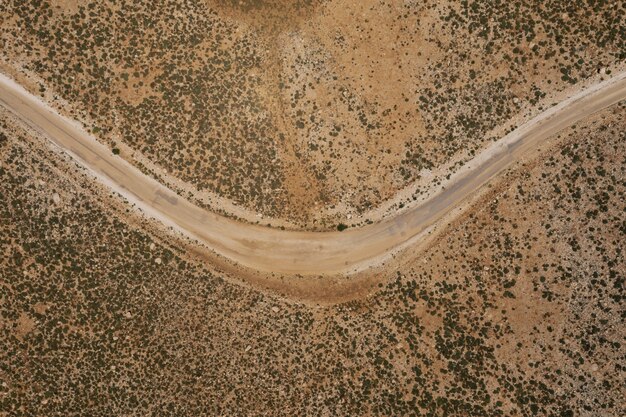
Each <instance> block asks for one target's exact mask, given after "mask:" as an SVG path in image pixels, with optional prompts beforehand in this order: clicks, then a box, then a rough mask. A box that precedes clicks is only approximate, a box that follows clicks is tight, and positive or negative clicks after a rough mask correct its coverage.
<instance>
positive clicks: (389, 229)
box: [0, 72, 626, 275]
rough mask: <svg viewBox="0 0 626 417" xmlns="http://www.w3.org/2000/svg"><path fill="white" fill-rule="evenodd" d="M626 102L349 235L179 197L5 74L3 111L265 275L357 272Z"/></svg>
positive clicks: (606, 100) (495, 154)
mask: <svg viewBox="0 0 626 417" xmlns="http://www.w3.org/2000/svg"><path fill="white" fill-rule="evenodd" d="M625 98H626V72H625V73H621V74H619V75H617V76H615V77H613V78H612V79H610V80H607V81H604V82H602V83H599V84H596V85H594V86H592V87H590V88H588V89H585V90H583V91H580V92H579V93H578V94H576V95H575V96H573V97H571V98H569V99H567V100H565V101H563V102H562V103H560V104H559V105H558V106H555V107H552V108H550V109H548V110H546V111H545V112H543V113H541V114H540V115H539V116H537V117H535V118H534V119H532V120H531V121H529V122H528V123H526V124H524V125H523V126H521V127H520V128H518V129H516V130H515V131H513V132H511V133H510V134H509V135H507V136H506V137H504V138H502V139H500V140H499V141H498V142H495V143H494V144H493V146H491V147H489V148H488V149H486V150H485V151H484V152H482V153H481V154H479V155H478V156H477V157H476V158H474V159H473V160H472V161H470V163H468V164H466V165H465V167H464V168H463V169H462V170H460V171H459V172H457V173H456V174H455V175H454V176H453V177H452V182H451V185H449V186H448V187H447V188H446V189H444V190H442V191H441V192H439V193H438V194H436V195H434V196H433V197H432V198H430V199H429V200H427V201H425V202H423V203H422V204H420V205H419V206H416V207H413V208H410V209H408V210H406V211H403V212H400V213H399V214H398V215H396V216H395V217H393V218H390V219H386V220H384V221H382V222H380V223H375V224H371V225H367V226H364V227H360V228H355V229H351V230H346V231H344V232H295V231H283V230H277V229H272V228H267V227H261V226H255V225H250V224H246V223H242V222H238V221H235V220H232V219H228V218H226V217H223V216H220V215H217V214H215V213H210V212H208V211H206V210H204V209H202V208H200V207H197V206H195V205H194V204H192V203H191V202H189V201H188V200H186V199H183V198H181V197H180V196H178V195H177V194H176V193H174V192H173V191H171V190H170V189H168V188H166V187H164V186H163V185H161V184H159V183H158V182H157V181H155V180H154V179H152V178H150V177H148V176H146V175H144V174H143V173H141V172H140V171H139V170H138V169H137V168H135V167H133V166H132V165H131V164H129V163H128V162H126V161H125V160H124V159H122V158H120V157H119V156H115V155H113V154H112V153H111V150H110V149H108V148H106V147H105V146H103V145H102V144H100V143H99V142H98V141H97V140H96V139H95V138H93V137H92V136H90V135H89V134H88V133H87V132H85V131H84V130H83V129H81V128H80V127H79V126H78V125H77V124H76V123H75V122H73V121H71V120H68V119H66V118H64V117H62V116H60V115H59V114H58V113H56V112H54V111H53V110H52V109H51V108H50V107H48V106H47V105H46V104H45V103H43V102H42V101H41V100H40V99H39V98H37V97H35V96H33V95H31V94H30V93H28V92H27V91H26V90H24V89H23V88H21V87H20V86H19V85H17V84H16V83H15V82H13V81H12V80H11V79H9V78H7V77H5V76H3V75H0V104H1V105H2V106H4V107H6V108H7V109H9V110H10V111H12V112H13V113H15V115H16V116H17V117H18V118H20V119H21V120H22V121H23V122H25V123H26V124H27V125H29V126H30V127H32V128H34V129H35V130H37V131H39V132H41V133H42V134H43V135H45V136H46V137H48V138H49V139H50V140H51V141H52V142H53V143H55V144H56V145H58V146H59V147H60V148H62V149H63V150H65V151H66V152H68V153H69V154H70V155H72V156H73V157H74V158H75V159H76V160H77V162H78V163H79V164H80V165H82V166H84V167H85V168H86V169H87V170H89V171H90V172H91V173H92V174H93V175H95V176H96V177H97V178H98V179H99V180H100V181H102V182H103V183H105V184H106V185H107V186H109V187H110V188H111V189H113V190H114V191H116V192H118V193H119V194H121V195H123V196H124V197H125V198H127V199H128V200H129V202H130V203H133V204H135V205H136V206H137V207H138V208H139V209H141V210H142V211H143V212H145V213H146V214H147V215H149V216H151V217H154V218H156V219H158V220H160V221H161V222H163V223H164V224H166V225H167V226H171V227H172V228H173V229H174V230H176V231H178V232H180V233H183V234H185V235H186V236H188V237H191V238H193V239H197V240H198V241H199V242H201V243H202V244H204V245H206V246H207V247H209V248H210V249H212V250H213V251H215V252H216V253H218V254H219V255H222V256H224V257H226V258H229V259H230V260H232V261H235V262H237V263H239V264H241V265H244V266H246V267H249V268H253V269H256V270H260V271H264V272H277V273H289V274H302V275H320V274H335V273H345V272H352V271H357V270H360V269H363V268H366V267H367V266H369V265H373V264H375V263H377V262H380V261H381V260H382V259H384V258H385V257H386V256H388V255H389V254H390V253H392V252H393V251H394V250H397V249H398V248H400V247H403V246H405V245H407V244H411V243H413V242H414V241H416V239H419V238H420V233H421V232H423V231H425V230H426V229H427V228H428V227H429V226H431V225H433V224H434V223H435V222H436V221H437V220H439V219H441V218H442V217H443V216H444V215H445V214H446V213H448V212H450V210H452V209H453V208H455V207H457V206H458V205H459V204H460V203H461V202H463V201H464V200H466V199H467V198H468V197H470V196H471V195H472V194H473V193H475V192H476V191H477V190H478V189H479V188H480V187H481V186H483V185H484V184H485V183H486V182H488V181H489V180H490V179H492V178H493V177H494V176H496V175H497V174H498V173H500V172H502V171H503V170H504V169H505V168H507V167H508V166H510V165H511V164H512V163H514V162H516V161H518V160H519V159H520V158H521V157H522V156H523V155H524V153H525V152H526V151H528V150H530V149H534V148H536V147H537V145H538V144H540V143H541V142H542V141H544V140H545V139H546V138H548V137H549V136H551V135H554V134H555V133H557V132H559V131H560V130H562V129H564V128H566V127H568V126H571V125H572V124H574V123H576V122H577V121H579V120H581V119H582V118H584V117H586V116H589V115H591V114H593V113H595V112H597V111H600V110H602V109H604V108H606V107H608V106H611V105H612V104H615V103H617V102H619V101H621V100H623V99H625Z"/></svg>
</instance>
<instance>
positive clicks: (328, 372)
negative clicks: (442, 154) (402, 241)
mask: <svg viewBox="0 0 626 417" xmlns="http://www.w3.org/2000/svg"><path fill="white" fill-rule="evenodd" d="M625 115H626V109H625V108H624V107H623V106H622V107H614V108H612V109H610V110H608V111H605V112H603V113H602V114H599V115H597V116H595V117H594V118H593V119H591V120H588V121H587V122H586V123H581V124H580V125H579V126H577V127H576V128H574V129H571V130H569V131H568V132H564V133H563V135H564V136H566V138H563V139H562V140H561V141H559V142H557V145H556V146H555V147H554V148H553V149H551V150H550V151H549V152H547V153H546V154H545V155H544V157H543V158H541V159H539V160H537V161H527V163H526V165H524V166H522V167H521V169H520V170H518V171H513V172H511V173H509V174H508V175H507V176H505V177H504V179H503V181H502V182H501V183H499V184H497V185H495V186H494V187H493V189H492V191H491V193H490V194H489V195H487V196H486V197H485V198H484V200H483V201H481V202H479V203H478V204H477V205H476V209H475V210H473V211H472V212H471V213H469V214H468V215H467V216H465V217H464V218H461V219H459V220H458V221H457V222H455V223H454V224H452V225H451V226H450V227H449V229H448V230H447V231H446V232H445V233H444V234H442V235H441V236H440V238H439V239H438V240H437V241H436V242H434V243H433V244H432V245H431V247H430V248H429V249H427V250H426V251H422V252H415V253H413V254H411V253H410V252H409V253H408V254H407V255H406V257H405V258H404V259H403V260H402V263H400V264H399V265H396V266H392V267H390V269H389V270H388V271H386V272H384V273H381V274H380V275H379V276H378V277H377V279H378V282H379V285H378V287H377V288H376V290H374V291H372V292H371V294H370V295H369V296H368V297H361V298H358V299H355V300H352V301H350V302H344V303H340V304H335V305H330V306H320V305H316V304H315V303H310V302H298V301H293V300H289V299H285V298H282V297H278V296H276V295H274V294H272V293H267V292H264V291H259V290H257V289H255V288H252V287H249V286H245V285H240V284H236V283H233V280H232V278H231V277H228V276H225V275H223V274H222V273H220V272H217V271H214V270H212V269H211V268H210V267H209V266H207V265H203V264H201V263H199V262H196V261H195V260H193V259H189V258H188V257H187V256H186V254H185V253H184V252H183V251H182V250H181V249H180V247H179V245H178V244H177V243H176V242H173V241H172V240H171V239H163V238H159V236H158V235H155V234H152V233H151V232H149V230H150V228H149V227H147V226H149V225H148V224H144V223H142V220H141V219H136V218H134V217H133V216H130V217H129V214H128V213H126V208H125V207H124V205H123V204H121V203H120V201H119V200H118V199H116V198H114V197H111V196H107V195H106V194H105V193H102V188H101V187H100V186H98V185H96V184H93V183H92V181H91V179H90V178H89V177H88V176H86V175H84V174H83V173H82V172H81V171H80V170H79V169H77V168H75V166H74V165H73V163H72V161H71V160H69V159H68V158H67V157H66V156H64V155H63V154H62V153H60V152H57V151H51V150H50V149H48V148H47V147H46V146H43V145H42V144H45V143H46V142H45V141H42V140H41V139H40V138H33V137H32V136H31V135H30V134H28V133H27V132H24V131H23V130H21V129H20V128H19V126H17V125H15V124H14V123H13V121H12V120H11V118H10V117H9V116H8V115H7V114H6V113H5V112H4V111H2V112H1V113H0V120H1V121H0V132H1V133H0V193H1V195H2V196H3V198H2V199H0V227H1V230H0V253H1V254H2V256H1V257H0V259H1V261H0V262H2V264H1V265H0V316H1V317H2V320H1V321H0V326H2V329H1V331H0V352H2V353H1V354H0V364H1V367H0V412H3V413H4V414H6V415H50V416H51V415H91V416H93V415H102V416H109V415H138V416H139V415H141V416H143V415H251V414H252V415H289V416H291V415H320V416H322V415H439V416H444V415H447V416H453V415H454V416H486V415H487V416H497V415H501V416H516V415H528V416H530V415H555V416H597V415H603V416H604V415H605V416H621V415H624V413H625V412H626V410H625V409H624V406H623V405H624V398H623V389H622V379H623V372H624V370H623V366H624V364H623V357H624V338H625V337H626V330H625V329H624V324H623V316H624V274H625V272H626V263H625V262H624V255H623V244H624V241H625V239H624V234H625V232H626V224H625V223H624V211H625V210H626V206H625V201H626V198H625V196H624V194H625V193H626V182H625V180H624V178H626V172H625V171H626V165H625V160H626V159H625V158H626V140H625V139H626V137H625V136H624V132H625V130H626V123H625V122H624V120H626V117H624V116H625ZM129 219H130V220H129ZM129 221H130V222H129ZM399 262H400V261H399Z"/></svg>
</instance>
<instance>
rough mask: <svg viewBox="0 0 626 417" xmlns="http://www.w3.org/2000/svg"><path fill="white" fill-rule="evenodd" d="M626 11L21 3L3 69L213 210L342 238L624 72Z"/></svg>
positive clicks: (307, 1)
mask: <svg viewBox="0 0 626 417" xmlns="http://www.w3.org/2000/svg"><path fill="white" fill-rule="evenodd" d="M624 11H625V9H624V4H622V3H621V2H611V1H571V2H570V1H568V2H565V1H523V2H522V1H517V2H504V1H502V2H500V1H497V2H478V1H461V2H456V1H454V2H453V1H449V2H448V1H443V2H442V1H438V2H434V1H404V0H402V1H400V0H389V1H380V0H376V1H374V0H364V1H353V0H337V1H330V0H329V1H323V0H299V1H282V0H267V1H263V0H243V1H235V0H233V1H230V0H229V1H209V0H194V1H187V2H180V1H174V0H172V1H165V0H158V1H150V2H147V1H144V2H141V1H134V0H133V1H130V0H122V1H114V0H106V1H98V2H95V1H93V2H89V1H80V0H54V1H52V0H51V1H46V0H31V1H15V0H10V1H7V2H3V3H2V4H1V5H0V15H1V16H2V17H1V18H2V25H1V29H0V64H1V66H2V69H3V71H5V72H8V73H10V74H12V75H13V76H14V77H15V78H17V79H18V81H20V82H22V83H23V84H25V85H26V86H27V87H29V88H30V89H31V91H34V92H37V93H41V94H43V95H44V97H45V98H46V100H48V101H49V102H51V103H52V104H53V105H54V106H56V107H57V108H59V109H60V110H61V111H62V112H64V113H65V114H67V115H69V116H70V117H72V118H77V119H79V120H81V121H82V122H83V123H84V124H85V126H86V127H87V128H88V129H89V130H90V131H91V132H93V133H94V134H95V135H96V136H97V137H98V138H99V139H100V140H102V141H103V142H105V143H107V144H108V145H109V146H110V147H111V149H112V151H114V152H115V153H117V152H119V153H120V156H121V157H124V158H127V159H128V160H129V161H131V162H133V163H135V164H136V165H137V166H140V167H142V169H144V170H145V171H146V172H150V173H152V174H153V175H154V176H155V177H157V178H160V179H161V180H162V181H163V182H165V183H167V184H169V185H170V186H172V187H174V188H177V189H178V190H179V191H180V193H181V194H184V195H186V196H193V198H195V199H197V200H198V201H200V202H201V203H202V204H204V205H205V206H206V207H208V208H210V209H212V210H221V211H225V212H226V213H228V214H232V215H235V216H238V217H243V218H245V219H247V220H248V221H259V222H261V223H266V222H269V223H272V224H284V225H286V226H287V227H306V228H312V229H326V228H332V227H335V226H336V225H337V224H339V223H346V224H347V225H348V226H353V225H358V224H362V223H363V222H365V221H367V220H371V219H372V218H373V217H372V216H373V215H368V211H370V210H374V209H376V208H380V207H385V202H388V201H389V200H390V199H392V198H393V197H394V196H395V195H396V192H397V191H398V190H400V189H403V188H404V187H407V186H409V185H411V186H412V187H414V188H413V190H412V192H411V193H410V194H409V195H404V196H403V198H404V199H403V200H401V201H395V203H394V204H393V205H392V206H390V207H388V208H389V209H390V211H394V210H395V209H397V208H398V207H400V206H403V205H406V204H410V203H411V202H412V201H413V200H415V199H419V198H420V196H421V195H423V193H425V192H427V191H429V190H432V189H433V187H436V186H437V185H438V184H440V182H441V181H442V180H443V179H445V177H446V176H447V175H448V174H449V173H450V172H451V170H454V169H456V168H458V167H459V166H460V165H461V164H462V163H463V161H465V160H467V159H468V158H470V157H471V156H472V155H474V154H475V153H476V152H478V151H479V150H480V149H481V148H482V147H483V146H484V145H486V144H488V143H489V142H491V141H492V140H493V139H496V138H498V137H500V136H502V135H503V134H504V133H506V131H507V130H508V129H510V128H511V127H512V126H514V125H516V124H517V123H519V122H520V121H521V120H523V119H525V118H527V117H529V116H531V115H533V114H537V113H538V112H539V111H540V108H539V107H540V105H541V104H542V103H543V106H548V105H550V104H551V103H552V100H553V99H554V100H556V99H557V98H559V97H561V95H560V93H561V92H564V91H567V90H570V89H573V88H576V87H577V86H578V85H580V84H581V83H583V82H584V81H585V80H589V79H592V78H594V77H595V78H599V77H601V76H604V75H605V74H609V73H610V72H611V69H615V68H617V67H620V66H623V62H624V58H625V57H626V56H625V54H626V52H625V50H624V42H623V41H624V30H625V28H624V20H623V15H624ZM224 201H230V202H232V203H234V205H235V206H229V205H227V204H222V203H223V202H224ZM388 204H391V203H388ZM383 211H384V210H383ZM246 213H250V214H249V215H248V214H246ZM259 216H264V218H263V219H261V218H260V217H259ZM267 217H269V218H270V219H268V218H267ZM272 218H273V219H275V221H274V220H272Z"/></svg>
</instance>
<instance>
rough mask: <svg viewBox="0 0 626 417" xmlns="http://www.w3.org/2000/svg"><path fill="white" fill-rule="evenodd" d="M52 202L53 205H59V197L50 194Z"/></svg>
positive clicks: (55, 194)
mask: <svg viewBox="0 0 626 417" xmlns="http://www.w3.org/2000/svg"><path fill="white" fill-rule="evenodd" d="M52 201H53V202H54V204H59V203H60V202H61V196H60V195H59V194H58V193H54V194H52Z"/></svg>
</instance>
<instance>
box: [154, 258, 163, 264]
mask: <svg viewBox="0 0 626 417" xmlns="http://www.w3.org/2000/svg"><path fill="white" fill-rule="evenodd" d="M161 262H163V261H162V260H161V258H156V259H155V260H154V263H156V264H157V265H161Z"/></svg>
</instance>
